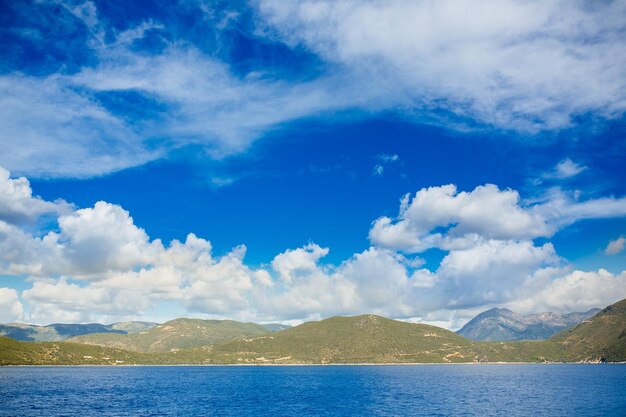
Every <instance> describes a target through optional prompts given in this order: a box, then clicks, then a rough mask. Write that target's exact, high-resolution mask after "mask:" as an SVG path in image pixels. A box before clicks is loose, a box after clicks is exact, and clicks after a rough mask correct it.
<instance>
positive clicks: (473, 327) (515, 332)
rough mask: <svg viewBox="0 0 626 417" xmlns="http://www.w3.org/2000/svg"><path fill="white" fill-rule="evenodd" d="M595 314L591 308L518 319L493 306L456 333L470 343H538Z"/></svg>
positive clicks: (594, 310) (596, 310)
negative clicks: (470, 341)
mask: <svg viewBox="0 0 626 417" xmlns="http://www.w3.org/2000/svg"><path fill="white" fill-rule="evenodd" d="M599 311H600V309H597V308H595V309H591V310H588V311H586V312H574V313H567V314H559V313H553V312H544V313H538V314H529V315H525V316H522V315H520V314H517V313H515V312H514V311H511V310H509V309H507V308H499V307H495V308H491V309H489V310H486V311H483V312H482V313H480V314H479V315H477V316H476V317H474V318H473V319H472V320H470V321H469V322H468V323H467V324H466V325H465V326H463V328H461V329H460V330H459V331H457V333H458V334H460V335H462V336H465V337H467V338H470V339H474V340H488V341H513V340H542V339H547V338H549V337H551V336H553V335H554V334H556V333H558V332H560V331H561V330H564V329H567V328H569V327H572V326H575V325H576V324H578V323H580V322H582V321H584V320H586V319H588V318H590V317H592V316H593V315H595V314H596V313H597V312H599Z"/></svg>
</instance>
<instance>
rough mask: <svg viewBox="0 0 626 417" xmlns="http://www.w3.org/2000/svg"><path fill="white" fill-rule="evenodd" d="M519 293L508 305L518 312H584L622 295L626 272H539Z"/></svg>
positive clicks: (616, 299)
mask: <svg viewBox="0 0 626 417" xmlns="http://www.w3.org/2000/svg"><path fill="white" fill-rule="evenodd" d="M521 293H522V294H523V295H524V296H521V297H519V299H518V300H515V301H514V302H511V303H509V304H508V305H509V307H510V308H511V309H513V310H514V311H517V312H520V313H530V312H538V311H561V312H567V311H586V310H588V309H590V308H594V307H605V306H606V305H608V304H612V303H614V302H615V301H618V300H620V299H623V298H626V271H623V272H622V273H620V274H612V273H610V272H608V271H606V270H604V269H599V270H598V271H591V272H586V271H571V272H570V273H567V274H563V271H560V270H545V271H540V272H538V273H536V274H534V275H533V276H532V277H531V278H529V279H528V281H527V282H526V283H525V284H524V287H523V288H522V290H521Z"/></svg>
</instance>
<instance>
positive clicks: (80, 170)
mask: <svg viewBox="0 0 626 417" xmlns="http://www.w3.org/2000/svg"><path fill="white" fill-rule="evenodd" d="M0 115H1V117H2V120H3V123H2V124H0V141H2V146H3V152H2V155H1V156H0V162H1V163H2V165H3V166H5V167H7V168H9V169H11V170H12V171H17V172H22V173H27V174H29V175H31V176H38V177H48V176H59V175H62V176H67V177H84V176H93V175H100V174H104V173H108V172H112V171H116V170H119V169H123V168H127V167H130V166H136V165H141V164H144V163H145V162H147V161H150V160H152V159H154V158H156V157H157V156H159V155H161V152H160V151H152V150H149V149H148V148H147V147H146V145H145V144H144V143H143V139H142V138H141V137H140V136H139V135H138V133H137V132H136V131H135V129H134V128H133V127H131V126H129V125H127V124H126V123H125V122H124V121H123V120H121V119H119V118H118V117H116V116H115V115H114V114H112V113H110V112H109V111H107V110H106V109H105V108H103V107H102V105H100V104H99V103H98V102H96V101H94V100H93V99H92V98H90V97H89V95H88V94H85V95H83V94H81V93H80V92H79V91H77V90H76V89H75V88H72V85H71V83H68V82H67V80H66V79H64V78H63V77H60V76H56V75H52V76H48V77H45V78H36V77H29V76H26V75H19V74H11V75H3V76H0Z"/></svg>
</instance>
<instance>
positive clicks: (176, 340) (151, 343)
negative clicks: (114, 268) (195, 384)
mask: <svg viewBox="0 0 626 417" xmlns="http://www.w3.org/2000/svg"><path fill="white" fill-rule="evenodd" d="M268 332H269V330H268V329H267V328H265V327H264V326H261V325H259V324H254V323H241V322H238V321H232V320H200V319H176V320H171V321H168V322H166V323H163V324H160V325H158V326H156V327H153V328H151V329H149V330H147V331H143V332H139V333H135V334H115V333H95V334H88V335H83V336H79V337H74V338H71V339H68V342H72V343H82V344H88V345H96V346H108V347H114V348H118V349H126V350H130V351H134V352H171V351H176V350H180V349H187V348H191V347H194V346H202V345H211V344H215V343H221V342H224V341H228V340H232V339H239V338H245V337H253V336H258V335H261V334H265V333H268Z"/></svg>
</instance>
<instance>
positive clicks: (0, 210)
mask: <svg viewBox="0 0 626 417" xmlns="http://www.w3.org/2000/svg"><path fill="white" fill-rule="evenodd" d="M70 210H71V206H70V205H69V204H67V203H66V202H65V201H63V200H57V201H54V202H50V201H44V200H42V199H41V198H39V197H35V196H33V193H32V190H31V188H30V183H29V181H28V180H27V179H26V178H24V177H20V178H10V172H9V171H7V170H6V169H4V168H2V167H0V221H2V222H7V223H10V224H22V223H27V222H34V221H36V220H37V218H39V217H40V216H42V215H46V214H51V215H54V214H61V213H66V212H69V211H70Z"/></svg>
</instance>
